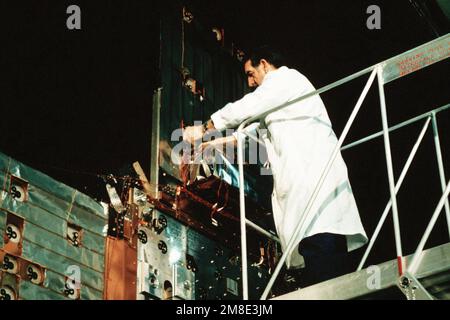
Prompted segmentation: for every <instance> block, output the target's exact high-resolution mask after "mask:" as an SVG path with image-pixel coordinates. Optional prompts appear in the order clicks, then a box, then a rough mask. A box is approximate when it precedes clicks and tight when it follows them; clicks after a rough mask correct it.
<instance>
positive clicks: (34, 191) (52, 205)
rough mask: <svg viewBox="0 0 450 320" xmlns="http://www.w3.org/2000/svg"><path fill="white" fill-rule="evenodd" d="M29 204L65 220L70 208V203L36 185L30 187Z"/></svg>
mask: <svg viewBox="0 0 450 320" xmlns="http://www.w3.org/2000/svg"><path fill="white" fill-rule="evenodd" d="M28 202H29V203H30V204H33V205H34V206H37V207H39V208H42V209H44V210H47V211H48V212H51V213H52V214H54V215H56V216H58V217H60V218H62V219H65V218H66V217H67V212H68V211H69V208H70V202H67V201H65V200H64V199H61V198H59V197H56V196H55V195H53V194H51V193H49V192H47V191H45V190H43V189H41V188H39V187H38V186H35V185H29V187H28Z"/></svg>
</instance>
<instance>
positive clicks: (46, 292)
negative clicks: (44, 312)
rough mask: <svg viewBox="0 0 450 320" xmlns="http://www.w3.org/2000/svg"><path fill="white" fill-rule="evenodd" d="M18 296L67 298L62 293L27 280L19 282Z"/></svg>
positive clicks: (34, 298)
mask: <svg viewBox="0 0 450 320" xmlns="http://www.w3.org/2000/svg"><path fill="white" fill-rule="evenodd" d="M19 297H20V299H24V300H68V298H67V297H65V296H64V295H63V294H60V293H58V292H56V291H54V290H52V289H50V288H45V287H42V286H39V285H36V284H33V283H31V282H29V281H21V282H20V285H19Z"/></svg>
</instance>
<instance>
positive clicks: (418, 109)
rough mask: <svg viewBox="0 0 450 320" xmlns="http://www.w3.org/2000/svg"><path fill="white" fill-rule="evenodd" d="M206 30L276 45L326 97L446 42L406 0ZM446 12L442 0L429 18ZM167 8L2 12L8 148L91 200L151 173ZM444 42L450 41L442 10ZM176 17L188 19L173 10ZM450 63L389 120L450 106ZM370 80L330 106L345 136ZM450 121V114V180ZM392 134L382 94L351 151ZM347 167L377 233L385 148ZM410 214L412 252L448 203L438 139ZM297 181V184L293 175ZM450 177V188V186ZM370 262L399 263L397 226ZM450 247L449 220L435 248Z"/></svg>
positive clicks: (1, 118)
mask: <svg viewBox="0 0 450 320" xmlns="http://www.w3.org/2000/svg"><path fill="white" fill-rule="evenodd" d="M186 3H187V5H188V7H189V8H190V9H191V10H192V11H193V13H194V16H195V19H199V20H200V21H201V22H202V23H203V24H204V25H206V26H220V27H223V28H224V29H225V37H226V41H227V42H228V43H230V42H231V41H233V42H234V43H235V44H236V45H237V46H239V47H241V48H243V49H244V50H248V49H250V48H251V47H252V46H255V45H261V44H271V45H273V46H275V47H277V48H279V49H280V50H281V51H283V52H284V53H285V54H286V55H287V57H288V58H290V61H291V66H293V67H295V68H297V69H298V70H299V71H300V72H302V73H303V74H305V75H306V76H307V77H308V78H309V79H310V80H311V81H312V83H313V84H314V85H315V86H316V87H317V88H319V87H321V86H323V85H326V84H329V83H331V82H333V81H336V80H338V79H340V78H343V77H344V76H347V75H349V74H352V73H354V72H356V71H359V70H361V69H363V68H365V67H368V66H370V65H373V64H375V63H377V62H380V61H382V60H384V59H387V58H389V57H392V56H394V55H396V54H399V53H402V52H404V51H406V50H409V49H411V48H413V47H416V46H418V45H421V44H423V43H425V42H428V41H431V40H432V39H434V38H436V34H435V33H434V32H433V31H432V30H431V29H430V28H429V26H428V24H427V23H426V21H425V20H424V19H422V18H421V17H420V16H419V15H418V14H417V12H416V11H415V10H414V9H413V7H412V6H411V4H410V2H409V1H407V0H404V1H350V0H346V1H324V0H320V1H293V0H291V1H269V0H261V1H245V2H244V1H199V0H198V1H186ZM433 3H434V2H432V1H430V4H431V6H430V8H431V9H433V8H434V9H437V8H435V7H433V6H432V4H433ZM70 4H77V5H79V6H80V8H81V12H82V29H81V30H68V29H67V27H66V19H67V17H68V14H66V8H67V6H68V5H70ZM371 4H377V5H379V6H380V8H381V29H380V30H368V29H367V27H366V20H367V18H368V14H367V13H366V8H367V7H368V6H369V5H371ZM160 5H161V4H160V3H159V2H157V1H104V0H101V1H78V0H74V1H70V2H68V1H28V2H21V1H2V3H1V4H0V14H1V21H0V23H1V25H0V26H1V28H0V32H1V43H0V46H1V47H0V130H1V132H0V151H1V152H3V153H5V154H7V155H9V156H12V157H13V158H15V159H17V160H19V161H22V162H24V163H26V164H28V165H29V166H31V167H33V168H36V169H39V170H41V171H43V172H44V173H47V174H49V175H50V176H52V177H54V178H56V179H58V180H60V181H63V182H64V183H66V184H68V185H70V186H73V187H75V188H77V189H79V190H82V191H83V192H85V193H87V194H89V195H91V196H93V197H96V198H99V199H101V198H103V197H104V186H103V184H102V181H101V180H100V179H98V178H97V177H96V174H97V173H102V174H103V173H110V172H117V170H118V169H119V168H121V167H123V166H124V165H129V164H130V163H132V162H134V161H136V160H137V161H139V162H140V163H141V164H142V165H143V167H144V170H145V171H146V172H147V173H148V171H149V170H148V169H149V158H150V141H151V106H152V94H153V91H154V90H155V89H156V88H157V87H158V79H159V74H158V61H159V22H160V18H161V16H160V13H159V12H160V7H159V6H160ZM431 13H432V16H433V17H434V18H435V21H436V23H437V26H438V27H439V28H438V30H439V31H440V32H441V34H443V33H445V32H448V24H445V23H443V22H442V20H441V19H442V16H440V15H439V12H438V11H437V10H434V11H432V12H431ZM174 14H175V13H174ZM448 71H449V62H448V60H446V61H444V62H440V63H438V64H435V65H433V66H431V67H428V68H426V69H424V70H421V71H420V72H417V73H415V74H413V75H408V76H406V77H405V78H402V79H400V80H396V81H394V82H392V83H390V84H388V85H387V86H386V97H387V107H388V115H389V123H390V124H394V123H398V122H400V121H403V120H406V119H409V118H411V117H413V116H416V115H419V114H422V113H424V112H426V111H429V110H431V109H434V108H436V107H439V106H442V105H444V104H446V103H448V102H449V90H448V74H449V72H448ZM366 79H367V77H364V78H361V79H358V80H356V81H354V82H352V83H350V84H347V85H344V86H342V87H340V88H338V89H336V90H335V91H333V92H331V93H326V94H324V95H323V96H322V97H323V99H324V102H325V105H326V106H327V109H328V112H329V115H330V118H331V120H332V122H333V125H334V128H335V131H336V132H337V134H339V133H340V132H341V131H342V129H343V127H344V125H345V121H346V119H347V118H348V116H349V114H350V112H351V110H352V108H353V106H354V104H355V103H356V100H357V98H358V96H359V94H360V92H361V91H362V88H363V86H364V83H365V81H366ZM448 115H449V111H447V112H444V113H442V114H440V115H439V118H438V119H439V129H440V132H441V144H442V148H443V156H444V162H445V169H446V172H447V175H448V176H449V175H450V166H449V161H448V159H449V158H450V150H449V146H450V139H449V134H448V129H449V127H450V123H449V122H450V117H449V116H448ZM420 127H421V124H416V125H413V126H411V127H408V128H407V129H405V130H401V131H399V132H396V133H394V134H392V135H391V138H392V141H391V142H392V148H393V158H394V169H395V174H396V177H398V175H399V173H400V170H401V167H402V166H403V164H404V162H405V161H406V158H407V156H408V153H409V150H410V149H411V148H412V146H413V144H414V142H415V139H416V137H417V135H418V133H419V131H420ZM380 129H381V123H380V112H379V105H378V93H377V86H376V84H375V85H374V87H373V88H372V90H371V92H370V93H369V95H368V98H367V101H366V102H365V103H364V105H363V109H362V110H361V113H360V114H359V116H358V118H357V121H356V123H355V125H354V126H353V127H352V130H351V132H350V135H349V137H348V139H347V141H351V140H354V139H356V138H360V137H363V136H365V135H368V134H370V133H373V132H376V131H378V130H380ZM343 155H344V158H345V160H346V162H347V165H348V168H349V175H350V179H351V182H352V186H353V190H354V193H355V196H356V200H357V203H358V206H359V208H360V211H361V217H362V219H363V223H364V226H365V227H366V230H367V232H368V234H369V235H371V234H372V232H373V230H374V228H375V226H376V223H377V221H378V219H379V216H380V214H381V212H382V211H383V209H384V207H385V205H386V202H387V200H388V196H389V192H388V180H387V175H386V166H385V162H384V161H385V155H384V149H383V144H382V140H381V139H378V140H376V141H374V142H372V143H369V144H367V145H364V146H361V147H357V148H355V149H353V150H349V151H345V152H344V153H343ZM410 172H411V174H409V175H408V178H407V179H406V181H405V184H404V187H403V189H402V191H400V193H399V197H398V203H399V210H400V223H401V229H402V243H403V245H404V253H406V254H409V253H412V252H413V250H414V248H415V246H416V245H417V243H418V240H419V239H420V236H421V234H422V233H423V231H424V230H425V227H426V224H427V222H428V219H429V217H430V215H431V213H432V212H433V209H434V207H435V205H436V203H437V200H438V199H439V197H440V195H439V193H440V184H439V179H438V173H437V165H436V160H435V156H434V145H433V140H432V136H431V134H430V132H429V134H427V136H426V138H425V139H424V145H423V147H421V149H420V150H419V153H418V155H417V160H416V161H415V162H414V163H413V166H412V167H411V169H410ZM294 174H295V173H294ZM447 178H448V177H447ZM381 239H382V240H381V241H380V242H379V244H377V245H376V246H375V251H374V254H373V258H371V260H369V262H379V261H381V260H384V259H386V258H389V259H391V258H393V257H394V256H395V247H394V236H393V231H392V219H391V217H389V218H388V220H387V222H386V227H385V228H384V229H383V232H382V234H381ZM447 241H448V232H447V230H446V222H445V219H443V217H441V218H440V219H439V220H438V224H437V226H436V229H435V230H434V232H433V236H432V238H431V239H430V241H429V246H431V245H436V244H439V243H443V242H447Z"/></svg>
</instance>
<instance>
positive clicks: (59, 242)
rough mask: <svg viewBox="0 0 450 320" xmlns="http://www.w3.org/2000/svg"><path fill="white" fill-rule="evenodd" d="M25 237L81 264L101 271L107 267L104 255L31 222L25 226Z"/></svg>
mask: <svg viewBox="0 0 450 320" xmlns="http://www.w3.org/2000/svg"><path fill="white" fill-rule="evenodd" d="M23 234H24V238H25V239H26V240H29V241H30V242H33V243H35V244H37V245H39V246H41V247H43V248H51V251H52V252H55V253H57V254H59V255H62V256H64V257H67V258H69V259H72V260H74V261H78V263H79V264H81V265H84V266H86V267H89V268H91V269H94V270H96V271H98V272H100V273H102V272H103V269H104V268H105V265H104V256H103V255H100V254H98V253H95V252H93V251H90V250H88V249H87V248H84V247H82V246H80V247H75V246H73V245H71V244H70V243H69V241H68V240H67V239H66V238H65V237H61V236H58V235H56V234H53V233H50V232H48V231H47V230H44V229H42V228H40V227H38V226H35V225H33V224H31V223H26V224H25V227H24V233H23Z"/></svg>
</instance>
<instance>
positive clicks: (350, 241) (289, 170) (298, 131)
mask: <svg viewBox="0 0 450 320" xmlns="http://www.w3.org/2000/svg"><path fill="white" fill-rule="evenodd" d="M244 61H245V65H244V69H245V73H246V75H247V78H248V84H249V86H250V87H256V89H255V90H254V91H253V92H251V93H249V94H247V95H245V96H244V97H243V98H242V99H240V100H238V101H236V102H233V103H228V104H227V105H225V106H224V107H223V108H222V109H220V110H218V111H217V112H215V113H214V114H213V115H212V116H211V119H210V120H209V121H208V122H206V123H205V124H204V125H203V126H193V127H188V128H186V129H185V131H184V134H183V137H184V140H187V141H190V142H191V143H193V142H194V141H196V140H198V139H201V138H202V137H203V135H204V133H205V132H206V130H208V129H216V130H219V131H221V130H224V129H227V128H236V127H237V126H239V125H240V124H241V123H242V122H243V121H244V120H246V119H248V118H250V117H252V116H254V115H257V114H260V113H262V112H264V111H267V110H270V109H272V108H274V107H277V106H279V105H282V104H285V103H287V102H289V101H292V100H294V99H296V98H298V97H300V96H302V95H305V94H306V93H308V92H312V91H314V90H315V88H314V87H313V85H312V84H311V83H310V82H309V80H308V79H307V78H306V77H305V76H303V75H302V74H301V73H299V72H298V71H296V70H294V69H289V68H287V67H286V66H284V65H283V62H282V57H281V55H279V54H278V53H276V52H274V51H273V50H271V49H270V48H268V47H261V48H259V49H257V50H255V51H254V53H253V54H252V55H250V56H248V57H247V58H246V59H245V60H244ZM260 128H267V130H265V131H264V132H263V133H262V135H263V140H264V142H265V147H266V149H267V155H268V159H269V161H270V167H271V170H272V174H273V178H274V189H273V193H272V207H273V216H274V221H275V226H276V230H277V233H278V236H279V238H280V240H281V246H282V249H283V250H286V247H287V244H288V243H289V241H290V239H291V237H294V236H295V243H296V246H295V247H294V248H295V250H292V252H290V253H289V255H288V258H287V259H286V265H287V267H288V268H294V269H295V268H299V267H304V269H303V271H302V273H301V281H300V283H301V286H302V287H305V286H308V285H311V284H314V283H317V282H322V281H325V280H327V279H331V278H334V277H337V276H339V275H342V274H345V273H347V272H350V271H351V270H349V269H348V264H347V258H348V257H347V253H348V251H352V250H354V249H357V248H359V247H361V246H363V245H364V244H365V243H366V242H367V236H366V233H365V231H364V228H363V225H362V223H361V219H360V217H359V213H358V209H357V206H356V203H355V199H354V196H353V193H352V189H351V186H350V182H349V179H348V175H347V167H346V165H345V163H344V160H343V159H342V156H341V154H340V153H339V154H338V156H337V158H336V159H335V161H334V162H333V165H332V168H331V171H330V172H329V174H328V175H327V178H326V180H325V183H324V184H323V186H322V188H321V190H320V192H319V194H318V197H317V199H316V201H315V202H314V205H313V206H312V210H310V212H309V214H308V215H307V216H306V218H305V220H304V223H303V224H302V226H301V229H300V232H299V233H298V234H297V235H294V230H295V228H296V226H297V224H298V223H299V222H300V220H301V219H302V216H303V215H305V208H306V206H307V203H308V201H309V199H310V197H311V195H312V193H313V191H314V188H315V187H316V185H317V182H318V180H319V178H320V176H321V174H322V172H323V170H324V168H325V166H326V163H327V161H328V160H329V158H330V156H331V154H332V152H333V149H334V147H335V146H336V144H337V138H336V135H335V133H334V132H333V129H332V126H331V122H330V119H329V117H328V114H327V111H326V109H325V106H324V104H323V102H322V99H321V98H320V96H318V95H316V96H313V97H311V98H308V99H306V100H302V101H300V102H297V103H293V104H291V105H289V106H287V107H285V108H283V109H281V110H279V111H276V112H273V113H271V114H269V115H268V116H266V117H265V119H263V120H262V121H261V122H260ZM230 139H234V137H233V136H231V137H227V138H223V139H218V140H215V141H214V142H211V143H210V144H217V143H222V142H227V141H229V140H230ZM297 244H298V246H297Z"/></svg>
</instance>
